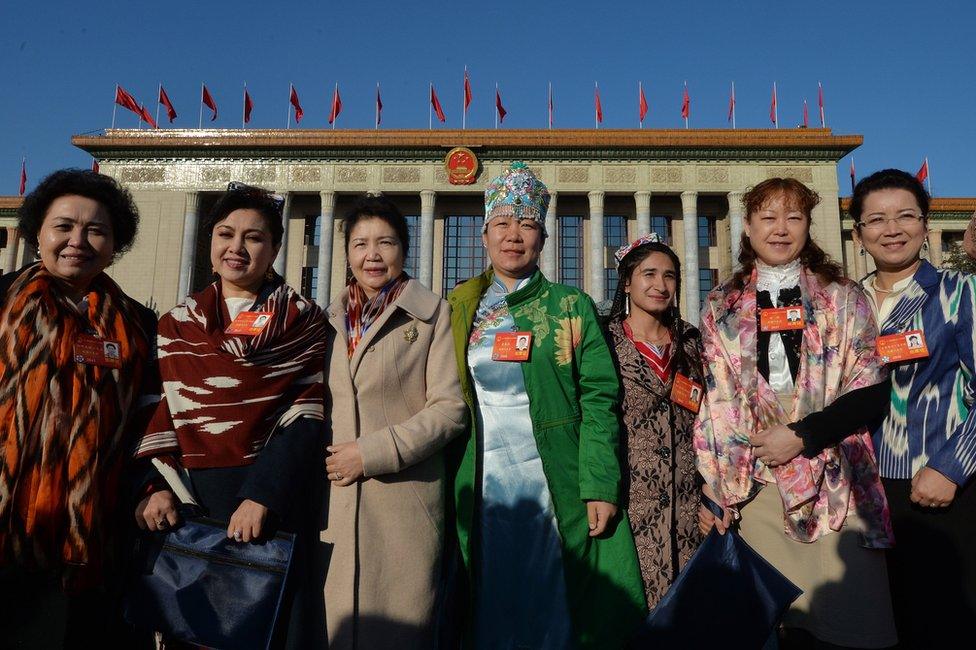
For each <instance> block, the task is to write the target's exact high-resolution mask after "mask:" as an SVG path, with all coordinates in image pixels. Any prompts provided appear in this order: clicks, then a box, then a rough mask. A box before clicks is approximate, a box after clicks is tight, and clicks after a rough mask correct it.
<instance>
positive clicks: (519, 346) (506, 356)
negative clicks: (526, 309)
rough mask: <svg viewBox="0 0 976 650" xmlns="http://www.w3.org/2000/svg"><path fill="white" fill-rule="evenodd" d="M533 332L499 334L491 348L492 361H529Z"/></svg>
mask: <svg viewBox="0 0 976 650" xmlns="http://www.w3.org/2000/svg"><path fill="white" fill-rule="evenodd" d="M531 347H532V332H499V333H498V334H495V345H494V346H492V348H491V360H492V361H528V360H529V349H530V348H531Z"/></svg>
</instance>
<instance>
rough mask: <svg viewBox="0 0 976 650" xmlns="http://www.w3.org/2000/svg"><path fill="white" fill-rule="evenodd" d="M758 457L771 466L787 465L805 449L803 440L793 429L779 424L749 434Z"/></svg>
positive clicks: (750, 442)
mask: <svg viewBox="0 0 976 650" xmlns="http://www.w3.org/2000/svg"><path fill="white" fill-rule="evenodd" d="M749 444H751V445H752V446H753V453H754V454H755V456H756V458H758V459H759V460H761V461H762V462H764V463H766V465H767V466H769V467H777V466H779V465H785V464H786V463H788V462H790V461H791V460H793V459H794V458H796V457H797V456H799V455H800V452H801V451H803V440H802V439H801V438H800V436H798V435H796V433H794V431H793V430H792V429H790V428H789V427H787V426H784V425H782V424H777V425H776V426H774V427H770V428H768V429H766V430H764V431H760V432H759V433H754V434H752V435H751V436H749Z"/></svg>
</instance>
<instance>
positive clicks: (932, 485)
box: [910, 467, 956, 508]
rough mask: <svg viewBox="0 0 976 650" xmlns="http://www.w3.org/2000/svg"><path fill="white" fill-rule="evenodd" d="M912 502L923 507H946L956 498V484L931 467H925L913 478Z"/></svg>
mask: <svg viewBox="0 0 976 650" xmlns="http://www.w3.org/2000/svg"><path fill="white" fill-rule="evenodd" d="M910 498H911V500H912V503H917V504H918V505H920V506H922V507H923V508H945V507H946V506H947V505H949V504H950V503H952V500H953V499H955V498H956V484H955V483H953V482H952V481H950V480H949V479H947V478H946V477H945V476H943V475H942V474H941V473H939V472H938V471H937V470H934V469H932V468H931V467H923V468H922V469H920V470H918V473H917V474H915V476H914V477H913V478H912V494H911V497H910Z"/></svg>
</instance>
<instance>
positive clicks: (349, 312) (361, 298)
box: [346, 273, 410, 358]
mask: <svg viewBox="0 0 976 650" xmlns="http://www.w3.org/2000/svg"><path fill="white" fill-rule="evenodd" d="M409 279H410V276H408V275H407V274H406V273H401V274H400V277H398V278H396V279H395V280H391V281H390V282H388V283H387V284H386V286H385V287H383V288H382V289H380V292H379V293H378V294H376V295H375V296H373V297H372V298H367V297H366V292H365V291H363V288H362V287H361V286H359V283H358V282H356V279H355V278H353V279H352V280H350V281H349V298H348V302H347V303H346V338H347V340H348V341H349V345H348V352H349V357H350V358H352V355H353V352H355V351H356V346H357V345H359V341H360V340H361V339H362V338H363V335H364V334H366V330H368V329H369V327H370V325H372V324H373V323H375V322H376V319H377V318H379V317H380V314H382V313H383V311H384V310H385V309H386V308H387V306H388V305H389V304H390V303H391V302H393V301H394V300H396V299H397V296H399V295H400V292H401V291H403V287H405V286H406V284H407V280H409Z"/></svg>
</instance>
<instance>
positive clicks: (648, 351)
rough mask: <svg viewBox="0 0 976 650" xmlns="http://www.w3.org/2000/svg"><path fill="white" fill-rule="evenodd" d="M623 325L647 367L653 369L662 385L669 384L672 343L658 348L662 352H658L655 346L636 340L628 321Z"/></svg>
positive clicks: (623, 322)
mask: <svg viewBox="0 0 976 650" xmlns="http://www.w3.org/2000/svg"><path fill="white" fill-rule="evenodd" d="M622 324H623V329H624V334H625V335H626V336H627V338H628V339H630V341H631V342H632V343H633V344H634V347H635V348H637V351H638V352H640V354H641V356H642V357H644V361H646V362H647V365H648V366H650V367H651V370H653V371H654V374H655V375H657V378H658V379H660V380H661V383H663V384H666V383H668V379H670V378H671V361H672V359H674V346H673V345H672V344H671V342H670V341H669V342H668V344H667V345H664V346H657V347H658V349H659V350H660V351H658V350H656V349H655V346H652V345H649V344H647V343H645V342H644V341H639V340H637V339H635V338H634V332H633V330H631V329H630V325H629V324H628V323H627V321H626V320H625V321H622Z"/></svg>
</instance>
